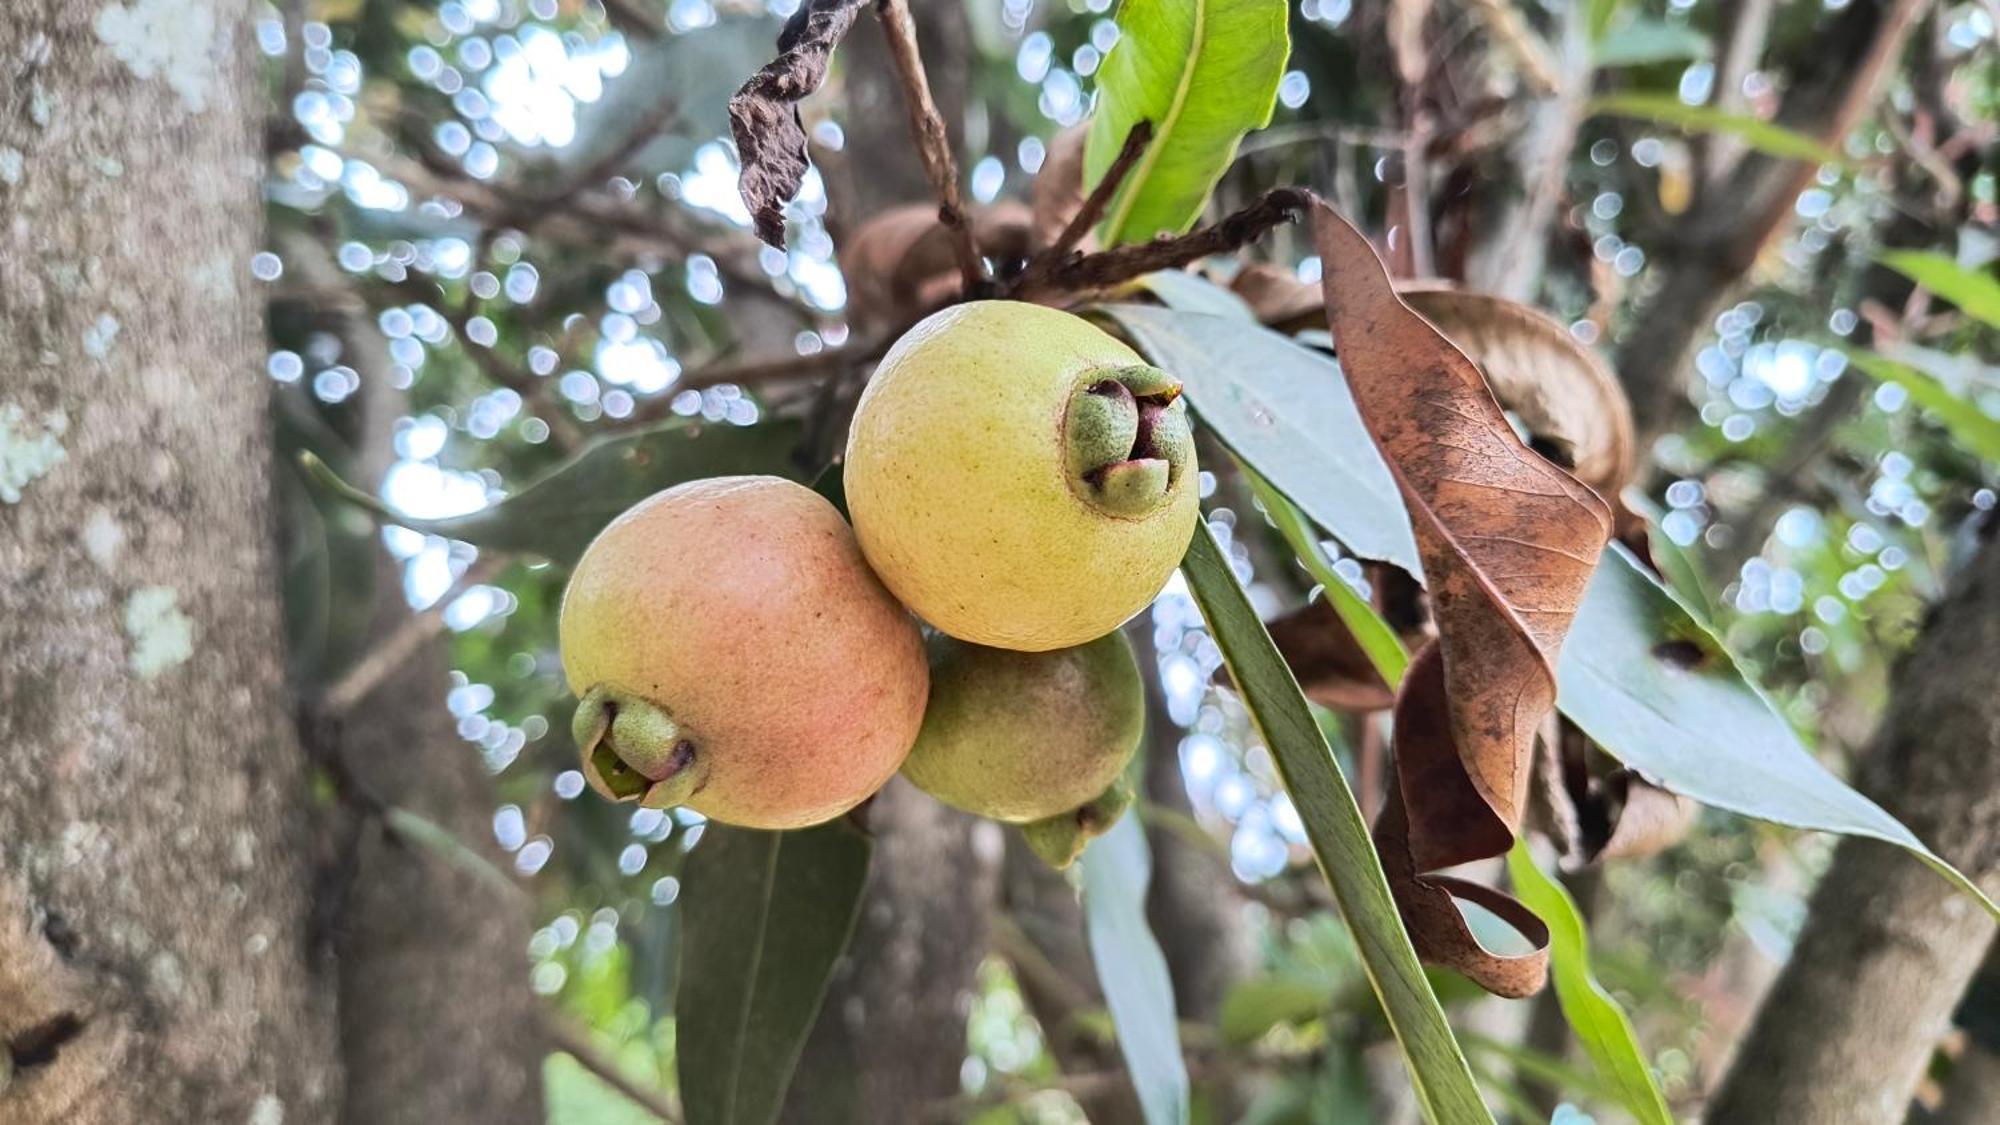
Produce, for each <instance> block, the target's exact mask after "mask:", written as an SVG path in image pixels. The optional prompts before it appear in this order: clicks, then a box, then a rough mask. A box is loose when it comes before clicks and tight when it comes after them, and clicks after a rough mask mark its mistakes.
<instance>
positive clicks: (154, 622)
mask: <svg viewBox="0 0 2000 1125" xmlns="http://www.w3.org/2000/svg"><path fill="white" fill-rule="evenodd" d="M125 635H126V636H127V637H130V638H131V640H132V671H133V672H135V673H137V674H138V676H139V678H140V679H142V680H151V679H155V678H157V677H159V676H160V675H161V674H162V673H165V672H168V671H170V670H172V669H173V668H175V667H177V666H179V665H180V664H182V663H184V662H185V661H186V660H187V658H188V657H190V656H193V655H194V622H193V621H190V620H189V619H188V616H187V614H185V613H182V612H181V609H180V593H179V592H178V591H176V590H175V589H174V588H173V587H171V586H144V587H141V588H139V589H138V590H135V591H133V592H132V596H131V597H130V598H127V599H126V600H125Z"/></svg>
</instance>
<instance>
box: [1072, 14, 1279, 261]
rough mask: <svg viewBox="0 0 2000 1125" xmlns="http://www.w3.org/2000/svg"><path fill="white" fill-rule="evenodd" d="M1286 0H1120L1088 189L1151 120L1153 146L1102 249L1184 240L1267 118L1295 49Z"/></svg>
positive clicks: (1117, 199) (1103, 229) (1094, 129)
mask: <svg viewBox="0 0 2000 1125" xmlns="http://www.w3.org/2000/svg"><path fill="white" fill-rule="evenodd" d="M1285 20H1286V14H1285V0H1125V2H1124V3H1123V4H1121V5H1120V6H1119V8H1118V33H1119V34H1118V43H1117V45H1116V46H1114V47H1112V48H1111V53H1110V54H1108V55H1106V56H1105V58H1104V63H1103V65H1102V66H1100V67H1099V68H1098V71H1097V112H1096V114H1095V117H1094V119H1093V120H1092V122H1091V126H1090V138H1089V140H1088V141H1087V142H1086V144H1085V148H1084V160H1083V168H1084V184H1085V189H1086V190H1088V189H1089V186H1090V185H1093V184H1096V183H1097V182H1098V180H1100V179H1102V178H1103V177H1104V172H1105V170H1106V169H1107V168H1109V167H1110V166H1111V162H1112V161H1113V160H1114V159H1116V158H1117V156H1118V149H1119V146H1121V145H1123V144H1124V143H1125V134H1127V133H1128V132H1130V131H1131V130H1132V126H1134V125H1136V124H1138V123H1139V122H1141V121H1150V122H1152V123H1153V141H1152V143H1151V144H1149V145H1147V146H1146V152H1145V155H1143V156H1141V157H1140V158H1139V162H1138V164H1137V165H1135V166H1134V167H1133V169H1132V171H1131V173H1130V174H1129V175H1128V176H1126V177H1125V182H1124V183H1123V184H1121V185H1120V186H1119V189H1118V193H1117V195H1115V196H1114V197H1113V198H1112V200H1111V206H1110V208H1109V209H1108V210H1107V211H1106V212H1105V216H1104V221H1103V223H1101V224H1100V225H1099V226H1098V228H1097V237H1098V241H1099V242H1100V243H1102V244H1103V245H1104V246H1106V247H1111V246H1118V245H1121V244H1123V243H1127V242H1144V241H1145V240H1146V239H1149V238H1151V237H1153V236H1154V235H1156V234H1179V233H1181V232H1182V231H1185V230H1187V229H1188V227H1190V226H1192V225H1193V224H1194V221H1195V220H1196V219H1197V218H1199V217H1200V216H1201V211H1202V208H1203V207H1204V206H1206V205H1207V203H1208V195H1209V192H1210V191H1212V190H1213V189H1214V188H1215V181H1216V180H1217V179H1219V178H1221V176H1222V172H1223V169H1225V168H1227V167H1229V163H1230V161H1232V160H1234V159H1235V158H1236V145H1237V142H1239V141H1241V140H1242V139H1243V134H1245V133H1247V132H1249V131H1250V130H1252V129H1256V128H1261V127H1262V126H1263V125H1265V124H1266V123H1268V122H1269V121H1270V120H1271V108H1272V106H1273V105H1275V104H1276V103H1277V97H1278V80H1279V79H1280V78H1282V77H1284V72H1285V59H1286V57H1287V56H1288V55H1289V54H1290V53H1291V38H1290V35H1289V33H1288V32H1287V30H1286V23H1285Z"/></svg>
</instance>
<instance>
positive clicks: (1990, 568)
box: [1708, 527, 2000, 1125]
mask: <svg viewBox="0 0 2000 1125" xmlns="http://www.w3.org/2000/svg"><path fill="white" fill-rule="evenodd" d="M1992 530H1993V529H1992V528H1990V527H1989V528H1988V529H1987V532H1988V536H1987V540H1986V542H1985V543H1984V545H1983V546H1982V547H1981V548H1980V549H1979V552H1978V554H1977V555H1976V556H1975V557H1974V558H1973V560H1972V561H1971V562H1970V563H1969V564H1968V565H1967V566H1966V568H1965V570H1964V571H1963V572H1962V573H1961V574H1960V575H1959V576H1958V577H1957V580H1956V582H1955V588H1954V589H1953V591H1952V592H1951V593H1950V595H1948V596H1947V597H1946V598H1945V600H1944V601H1943V602H1942V603H1940V604H1939V605H1938V606H1936V607H1934V608H1933V609H1932V611H1931V614H1930V618H1929V621H1928V623H1927V624H1926V626H1925V628H1924V630H1923V632H1922V634H1921V635H1920V636H1919V638H1918V640H1917V642H1916V645H1915V647H1914V648H1913V649H1912V650H1911V652H1910V655H1909V657H1908V658H1907V659H1906V660H1905V661H1904V662H1903V664H1902V665H1901V666H1900V667H1899V668H1898V669H1897V672H1896V676H1895V680H1894V685H1893V689H1892V698H1891V702H1890V706H1889V713H1888V715H1887V717H1886V718H1885V719H1884V721H1883V726H1882V730H1881V733H1880V734H1879V735H1878V737H1877V742H1876V745H1875V746H1874V748H1873V749H1872V750H1871V751H1870V753H1869V756H1868V759H1867V761H1866V762H1865V763H1864V765H1863V767H1862V772H1861V778H1860V780H1861V784H1862V788H1863V789H1864V790H1865V791H1867V792H1868V793H1869V795H1870V796H1872V797H1874V798H1875V799H1876V800H1877V801H1878V802H1880V803H1881V805H1882V806H1883V807H1884V808H1886V809H1887V810H1888V811H1889V812H1890V813H1892V814H1894V815H1895V816H1897V817H1899V818H1900V819H1901V820H1902V821H1903V823H1905V824H1907V825H1909V826H1910V828H1911V829H1913V830H1914V831H1915V832H1916V833H1917V835H1918V836H1920V837H1922V838H1923V839H1924V840H1925V841H1926V842H1928V843H1929V844H1930V845H1931V846H1932V847H1934V848H1935V849H1937V851H1938V853H1939V854H1940V855H1942V856H1944V857H1945V858H1946V859H1948V860H1950V861H1952V862H1953V863H1954V864H1956V865H1957V866H1958V867H1959V869H1960V870H1962V871H1964V872H1965V873H1966V874H1968V875H1969V876H1971V877H1972V878H1974V879H1975V880H1978V881H1979V882H1980V885H1981V886H1983V887H1984V888H1985V889H1986V891H1987V893H1988V894H2000V695H1996V694H1995V692H1994V691H1993V677H1992V655H1993V653H1995V652H2000V539H1995V538H1993V537H1992V534H1991V533H1992ZM1993 935H1994V922H1993V919H1992V918H1991V917H1990V916H1988V915H1987V914H1986V913H1985V912H1984V911H1983V910H1981V909H1980V908H1979V907H1978V906H1977V905H1976V904H1975V903H1974V902H1973V901H1972V900H1971V899H1970V898H1968V897H1967V896H1966V895H1965V894H1964V893H1963V892H1961V891H1959V890H1958V889H1956V888H1954V887H1953V886H1951V885H1950V884H1949V883H1946V882H1945V881H1944V880H1943V879H1941V878H1939V877H1937V876H1936V875H1934V874H1933V873H1931V872H1929V871H1927V870H1925V869H1924V868H1923V867H1922V866H1920V865H1919V864H1917V863H1916V862H1914V861H1912V860H1911V859H1910V858H1909V857H1908V855H1906V854H1905V853H1904V852H1902V851H1901V850H1900V849H1897V848H1893V847H1890V846H1889V845H1886V844H1880V843H1875V842H1873V841H1868V840H1861V839H1847V840H1843V841H1841V844H1840V847H1839V848H1838V849H1837V850H1836V851H1835V853H1834V859H1833V865H1832V867H1831V868H1829V869H1828V871H1827V873H1826V875H1825V877H1824V878H1823V879H1822V880H1821V882H1820V885H1819V889H1818V890H1817V891H1816V892H1815V893H1814V895H1813V900H1812V906H1811V910H1810V913H1809V915H1808V919H1807V922H1806V927H1805V930H1804V932H1803V933H1801V934H1800V935H1799V940H1798V942H1797V944H1796V945H1795V946H1794V948H1793V951H1792V957H1791V960H1790V962H1789V963H1788V964H1787V965H1786V966H1785V969H1784V972H1783V973H1781V974H1780V975H1779V977H1778V983H1777V984H1776V986H1775V987H1774V988H1773V989H1772V991H1771V994H1770V995H1769V996H1767V997H1766V998H1765V999H1764V1003H1763V1005H1762V1006H1761V1007H1760V1008H1759V1010H1758V1015H1757V1019H1756V1022H1755V1023H1754V1024H1753V1025H1752V1027H1751V1030H1750V1034H1749V1035H1748V1036H1747V1037H1746V1038H1745V1040H1744V1042H1743V1044H1742V1046H1741V1047H1740V1048H1739V1051H1738V1053H1737V1056H1736V1059H1735V1061H1734V1062H1733V1063H1732V1064H1731V1066H1730V1069H1729V1073H1728V1074H1727V1076H1725V1078H1724V1080H1723V1083H1722V1088H1721V1089H1720V1091H1718V1092H1717V1094H1716V1096H1715V1098H1714V1100H1713V1103H1712V1106H1711V1109H1710V1111H1709V1114H1708V1120H1709V1121H1711V1122H1716V1123H1718V1125H1734V1123H1737V1122H1767V1121H1811V1122H1814V1123H1815V1125H1862V1123H1884V1125H1886V1123H1889V1122H1898V1121H1902V1120H1903V1118H1904V1116H1905V1114H1906V1113H1907V1112H1908V1110H1909V1104H1910V1094H1911V1091H1912V1090H1914V1089H1915V1087H1916V1085H1917V1082H1918V1080H1919V1078H1921V1077H1922V1074H1923V1070H1924V1066H1925V1064H1926V1063H1927V1062H1928V1060H1929V1059H1930V1056H1931V1052H1932V1051H1933V1050H1934V1049H1935V1047H1936V1045H1937V1042H1938V1040H1939V1038H1940V1037H1941V1036H1942V1035H1943V1034H1944V1032H1945V1030H1946V1029H1947V1028H1948V1027H1949V1025H1950V1021H1951V1013H1952V1009H1953V1007H1954V1005H1956V1004H1957V1002H1958V998H1959V995H1960V993H1961V992H1963V991H1964V989H1965V986H1966V983H1967V981H1969V980H1970V979H1971V978H1972V975H1973V973H1974V971H1975V970H1977V969H1978V967H1979V964H1980V960H1981V958H1982V957H1983V955H1984V953H1985V950H1986V948H1987V946H1988V945H1989V944H1990V943H1991V942H1992V940H1993Z"/></svg>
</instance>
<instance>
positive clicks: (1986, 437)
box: [1843, 348, 2000, 463]
mask: <svg viewBox="0 0 2000 1125" xmlns="http://www.w3.org/2000/svg"><path fill="white" fill-rule="evenodd" d="M1843 350H1844V351H1845V352H1846V353H1847V362H1849V363H1851V364H1853V365H1854V366H1855V367H1857V368H1859V369H1860V370H1861V373H1862V374H1864V375H1867V376H1868V377H1869V378H1871V379H1875V380H1878V381H1880V382H1884V383H1894V384H1896V385H1897V386H1899V387H1901V388H1903V389H1904V390H1906V391H1908V392H1910V397H1911V398H1912V399H1914V400H1916V403H1917V405H1918V406H1921V407H1923V408H1924V409H1925V410H1928V411H1930V412H1931V413H1932V414H1935V415H1937V419H1938V421H1940V422H1942V423H1944V428H1945V429H1947V430H1950V431H1951V436H1953V437H1955V438H1957V439H1958V440H1959V441H1961V442H1963V443H1964V444H1965V447H1966V448H1967V449H1970V450H1972V451H1973V452H1974V453H1976V454H1978V455H1979V456H1980V457H1982V458H1985V459H1986V460H1988V461H1992V462H1995V463H2000V418H1995V417H1993V416H1992V415H1991V414H1988V413H1986V412H1985V411H1984V410H1981V409H1980V408H1979V404H1978V403H1975V402H1971V401H1969V400H1967V399H1963V398H1960V397H1959V396H1957V395H1955V394H1953V393H1952V391H1951V388H1950V387H1947V386H1945V385H1944V384H1943V383H1942V382H1940V381H1939V380H1938V379H1937V378H1936V377H1934V376H1932V375H1929V374H1926V373H1925V372H1923V371H1919V370H1917V369H1916V368H1915V367H1912V366H1910V365H1909V364H1907V363H1902V362H1899V361H1897V360H1893V359H1890V358H1889V357H1888V356H1885V355H1878V354H1876V353H1875V352H1865V351H1862V350H1860V349H1859V348H1846V349H1843Z"/></svg>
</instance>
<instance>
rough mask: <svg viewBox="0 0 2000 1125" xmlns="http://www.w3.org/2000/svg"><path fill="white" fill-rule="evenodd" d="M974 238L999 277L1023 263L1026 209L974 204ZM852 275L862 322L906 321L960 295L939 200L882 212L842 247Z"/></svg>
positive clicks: (856, 314) (856, 316) (853, 300)
mask: <svg viewBox="0 0 2000 1125" xmlns="http://www.w3.org/2000/svg"><path fill="white" fill-rule="evenodd" d="M970 218H971V222H972V238H973V242H974V243H975V244H977V245H978V247H979V252H980V254H981V255H982V256H984V257H985V258H986V259H987V260H989V261H991V262H993V263H994V265H995V268H996V271H997V272H998V273H999V274H1000V275H1001V276H1003V277H1004V276H1007V273H1008V271H1009V269H1010V268H1018V266H1019V265H1020V263H1021V262H1022V261H1023V260H1025V259H1026V258H1027V256H1028V253H1029V249H1030V248H1029V243H1030V241H1031V238H1032V235H1031V234H1030V231H1029V225H1030V220H1029V212H1028V208H1027V207H1026V206H1024V205H1022V204H1020V203H1016V202H1014V201H1012V200H1001V201H999V202H997V203H995V204H993V205H992V206H991V207H985V208H979V209H975V210H974V211H973V212H972V214H971V216H970ZM840 270H841V273H843V274H845V275H846V277H847V308H848V315H849V317H850V319H852V320H853V321H854V322H855V323H856V324H857V325H859V326H862V327H868V326H880V327H890V326H894V325H900V324H908V323H911V322H912V321H914V320H916V319H917V318H918V317H920V316H922V315H923V314H924V313H926V312H929V311H931V310H933V309H935V308H937V307H938V306H940V305H942V304H944V303H945V302H946V301H948V300H950V299H952V298H954V297H956V296H958V295H959V293H960V291H961V290H962V289H963V287H964V279H963V278H962V277H961V276H960V274H959V271H958V262H957V259H956V257H955V256H954V254H953V252H952V246H951V231H950V230H949V229H948V228H947V227H946V226H945V225H944V222H943V221H942V220H940V219H939V218H938V209H937V205H936V204H934V203H906V204H904V205H902V206H900V207H891V208H889V209H888V210H886V211H882V212H879V213H878V214H876V215H874V216H873V217H871V218H870V219H869V220H868V221H867V222H865V223H863V224H861V227H860V229H859V230H856V231H855V232H854V234H853V235H852V236H851V237H849V238H848V239H846V240H845V241H844V242H843V243H842V245H841V247H840Z"/></svg>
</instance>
